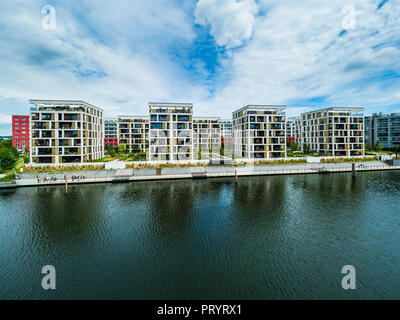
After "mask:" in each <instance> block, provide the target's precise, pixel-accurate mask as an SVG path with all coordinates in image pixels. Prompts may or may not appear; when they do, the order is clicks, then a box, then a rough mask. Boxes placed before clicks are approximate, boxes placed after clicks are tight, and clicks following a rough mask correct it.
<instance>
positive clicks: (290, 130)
mask: <svg viewBox="0 0 400 320" xmlns="http://www.w3.org/2000/svg"><path fill="white" fill-rule="evenodd" d="M300 131H301V126H300V117H286V139H288V140H291V141H295V142H297V143H299V140H300Z"/></svg>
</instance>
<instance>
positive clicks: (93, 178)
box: [0, 161, 400, 188]
mask: <svg viewBox="0 0 400 320" xmlns="http://www.w3.org/2000/svg"><path fill="white" fill-rule="evenodd" d="M386 170H400V166H389V165H387V164H386V163H384V162H380V161H373V162H364V163H357V164H356V171H357V172H366V171H386ZM338 172H352V164H351V163H330V164H292V165H255V166H238V167H235V166H206V167H183V168H163V169H155V168H153V169H128V170H96V171H76V172H57V173H23V174H21V175H20V179H19V180H17V181H15V183H7V184H5V183H3V184H0V188H16V187H32V186H48V185H65V184H66V181H65V178H67V184H87V183H118V182H134V181H149V180H171V179H197V178H219V177H233V178H234V177H243V176H263V175H264V176H266V175H291V174H327V173H338ZM38 178H39V179H38Z"/></svg>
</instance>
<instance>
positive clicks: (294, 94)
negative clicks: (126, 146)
mask: <svg viewBox="0 0 400 320" xmlns="http://www.w3.org/2000/svg"><path fill="white" fill-rule="evenodd" d="M49 6H50V8H54V10H55V11H54V13H55V14H53V10H52V9H49ZM54 21H55V23H54ZM399 88H400V1H398V0H396V1H395V0H363V1H359V0H345V1H342V0H329V1H321V0H302V1H298V0H280V1H272V0H241V1H239V0H151V1H149V0H113V1H107V0H68V1H66V0H63V1H55V0H46V1H41V0H2V2H1V10H0V135H10V134H11V115H12V114H28V112H29V108H30V106H29V102H28V100H29V99H74V100H84V101H86V102H89V103H91V104H93V105H96V106H98V107H100V108H102V109H104V111H105V116H106V117H116V116H117V115H145V114H147V112H148V102H192V103H194V114H195V116H220V117H222V118H231V117H232V111H234V110H236V109H238V108H240V107H242V106H243V105H248V104H284V105H286V106H287V112H286V113H287V114H288V115H289V116H294V115H298V114H300V113H301V112H305V111H309V110H312V109H318V108H326V107H332V106H343V107H363V108H365V114H370V113H373V112H397V111H399V112H400V90H399Z"/></svg>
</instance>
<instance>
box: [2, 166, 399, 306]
mask: <svg viewBox="0 0 400 320" xmlns="http://www.w3.org/2000/svg"><path fill="white" fill-rule="evenodd" d="M399 191H400V172H375V173H362V174H361V173H360V174H358V177H357V179H356V180H355V181H354V180H352V178H351V174H350V173H349V174H331V175H302V176H274V177H248V178H239V184H238V186H237V187H235V184H234V179H228V178H227V179H208V180H180V181H162V182H136V183H130V184H113V185H112V184H99V185H83V186H79V187H78V186H72V185H70V186H69V193H68V195H66V194H65V192H64V188H62V187H41V188H27V189H16V190H2V191H0V299H27V298H29V299H63V298H68V299H79V298H89V299H114V298H121V299H361V298H364V299H380V298H386V299H392V298H393V299H399V298H400V249H399V245H400V209H399V208H400V196H399ZM48 264H50V265H54V266H55V267H56V270H57V289H56V290H55V291H45V290H43V289H42V288H41V279H42V275H41V273H40V271H41V268H42V266H44V265H48ZM348 264H350V265H354V266H355V267H356V270H357V289H356V290H346V291H345V290H343V289H342V288H341V279H342V277H343V276H344V275H342V274H341V268H342V267H343V266H344V265H348Z"/></svg>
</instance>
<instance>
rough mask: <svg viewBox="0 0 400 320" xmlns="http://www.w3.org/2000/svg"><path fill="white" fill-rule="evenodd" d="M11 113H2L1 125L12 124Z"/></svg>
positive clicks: (0, 114) (0, 117) (0, 116)
mask: <svg viewBox="0 0 400 320" xmlns="http://www.w3.org/2000/svg"><path fill="white" fill-rule="evenodd" d="M11 120H12V119H11V115H9V114H4V113H0V125H2V124H11V122H12V121H11Z"/></svg>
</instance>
